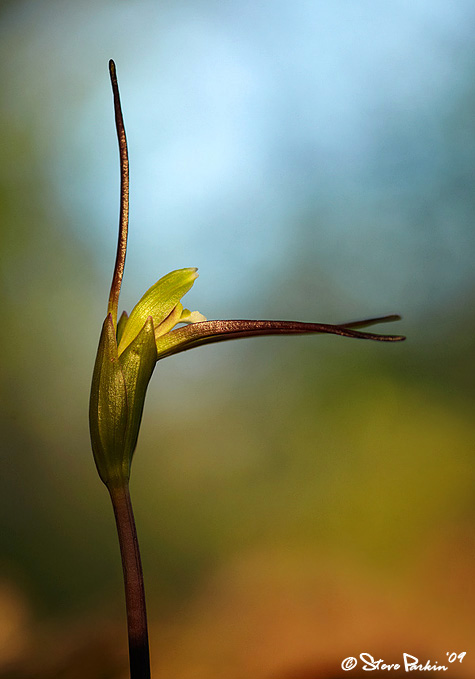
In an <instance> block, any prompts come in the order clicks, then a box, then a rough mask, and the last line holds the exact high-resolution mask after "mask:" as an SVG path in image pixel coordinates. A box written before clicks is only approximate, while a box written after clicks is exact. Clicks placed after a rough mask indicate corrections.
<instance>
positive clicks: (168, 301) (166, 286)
mask: <svg viewBox="0 0 475 679" xmlns="http://www.w3.org/2000/svg"><path fill="white" fill-rule="evenodd" d="M197 277H198V274H197V270H196V269H195V268H188V269H178V270H177V271H172V272H171V273H169V274H167V275H166V276H163V277H162V278H160V280H159V281H157V282H156V283H155V285H152V287H151V288H149V290H147V292H146V293H145V294H144V295H143V297H142V299H141V300H140V301H139V302H138V303H137V304H136V305H135V307H134V308H133V309H132V312H131V314H130V316H129V319H128V321H127V323H126V324H125V327H124V329H123V332H122V337H121V339H120V344H119V355H120V354H121V353H122V352H123V351H124V349H125V348H126V347H127V346H128V345H129V344H130V343H131V342H132V341H133V340H134V339H135V338H136V337H137V335H138V334H139V332H140V331H141V329H142V328H143V326H144V324H145V322H146V320H147V318H148V317H149V316H151V317H152V319H153V324H154V326H155V328H157V327H158V326H159V325H160V324H161V323H162V322H163V321H164V320H165V319H166V318H167V316H169V314H170V313H171V312H172V311H173V309H174V308H175V307H176V305H177V304H178V302H179V301H180V300H181V298H182V297H183V295H185V294H186V293H187V292H188V290H190V288H191V287H192V285H193V283H194V282H195V280H196V278H197Z"/></svg>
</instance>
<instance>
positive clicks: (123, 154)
mask: <svg viewBox="0 0 475 679" xmlns="http://www.w3.org/2000/svg"><path fill="white" fill-rule="evenodd" d="M109 73H110V77H111V83H112V92H113V94H114V111H115V125H116V129H117V139H118V141H119V155H120V216H119V240H118V242H117V255H116V259H115V266H114V276H113V278H112V285H111V291H110V295H109V306H108V308H107V313H108V314H112V321H113V323H114V327H116V324H117V309H118V306H119V294H120V286H121V283H122V276H123V274H124V267H125V254H126V252H127V232H128V227H129V155H128V152H127V138H126V136H125V126H124V119H123V117H122V108H121V105H120V96H119V85H118V84H117V74H116V69H115V64H114V62H113V61H112V59H111V60H110V61H109Z"/></svg>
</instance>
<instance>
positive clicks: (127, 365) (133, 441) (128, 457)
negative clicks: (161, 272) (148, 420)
mask: <svg viewBox="0 0 475 679" xmlns="http://www.w3.org/2000/svg"><path fill="white" fill-rule="evenodd" d="M156 362H157V350H156V348H155V333H154V327H153V321H152V318H151V317H150V316H149V318H148V319H147V320H146V322H145V325H144V326H143V328H142V329H141V331H140V332H139V334H138V335H137V337H136V338H135V339H134V340H133V341H132V342H131V343H130V344H129V346H128V347H127V348H126V349H125V351H124V352H123V353H122V354H121V355H120V356H119V363H120V366H121V368H122V373H123V376H124V380H125V388H126V391H127V408H128V420H127V427H126V431H125V438H124V442H123V457H124V465H127V468H128V471H129V473H130V464H131V462H132V456H133V454H134V450H135V446H136V445H137V438H138V435H139V429H140V422H141V420H142V413H143V407H144V402H145V394H146V392H147V387H148V383H149V381H150V378H151V376H152V373H153V369H154V367H155V363H156Z"/></svg>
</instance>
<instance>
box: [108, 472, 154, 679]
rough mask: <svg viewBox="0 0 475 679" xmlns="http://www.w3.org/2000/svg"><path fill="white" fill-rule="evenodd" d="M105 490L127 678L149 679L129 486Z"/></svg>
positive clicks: (143, 603) (148, 662)
mask: <svg viewBox="0 0 475 679" xmlns="http://www.w3.org/2000/svg"><path fill="white" fill-rule="evenodd" d="M108 490H109V494H110V497H111V500H112V506H113V508H114V516H115V522H116V525H117V533H118V536H119V544H120V555H121V558H122V569H123V571H124V587H125V603H126V606H127V631H128V636H129V658H130V679H150V653H149V644H148V629H147V611H146V608H145V589H144V582H143V572H142V563H141V560H140V550H139V543H138V540H137V531H136V528H135V520H134V513H133V510H132V503H131V501H130V493H129V484H128V482H124V484H123V485H119V486H113V487H108Z"/></svg>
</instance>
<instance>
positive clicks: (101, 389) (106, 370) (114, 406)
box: [89, 314, 128, 484]
mask: <svg viewBox="0 0 475 679" xmlns="http://www.w3.org/2000/svg"><path fill="white" fill-rule="evenodd" d="M89 428H90V433H91V444H92V451H93V453H94V460H95V462H96V466H97V471H98V472H99V476H100V477H101V479H102V481H103V482H104V483H105V484H108V483H111V482H118V483H120V482H123V481H124V480H125V479H127V478H128V469H127V467H125V468H124V465H123V455H122V452H123V446H124V437H125V432H126V429H127V394H126V385H125V380H124V375H123V373H122V369H121V366H120V364H119V357H118V353H117V342H116V337H115V330H114V326H113V323H112V316H111V314H109V315H108V316H107V318H106V319H105V321H104V324H103V326H102V332H101V337H100V340H99V347H98V350H97V357H96V363H95V365H94V372H93V376H92V386H91V398H90V403H89Z"/></svg>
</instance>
